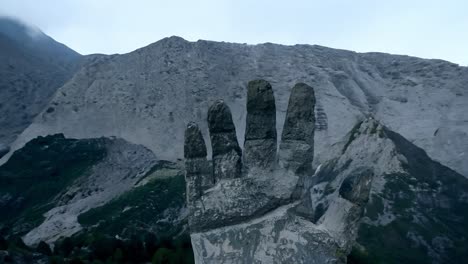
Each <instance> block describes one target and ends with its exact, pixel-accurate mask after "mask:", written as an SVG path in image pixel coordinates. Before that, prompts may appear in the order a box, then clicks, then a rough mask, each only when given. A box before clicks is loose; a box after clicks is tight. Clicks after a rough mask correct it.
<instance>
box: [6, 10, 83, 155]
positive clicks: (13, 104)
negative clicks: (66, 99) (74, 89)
mask: <svg viewBox="0 0 468 264" xmlns="http://www.w3.org/2000/svg"><path fill="white" fill-rule="evenodd" d="M80 58H81V55H80V54H78V53H76V52H75V51H73V50H71V49H70V48H68V47H66V46H65V45H63V44H61V43H58V42H56V41H55V40H53V39H52V38H50V37H49V36H47V35H45V34H44V33H43V32H42V31H40V30H39V29H37V28H34V27H32V26H28V25H25V24H23V23H22V22H19V21H17V20H15V19H11V18H6V17H0V61H1V63H0V111H2V113H3V114H2V115H1V117H0V156H3V154H5V152H8V146H9V145H10V144H11V143H12V142H13V141H14V140H15V139H16V137H17V136H18V135H19V134H20V133H21V132H22V131H23V130H24V129H25V128H26V127H27V126H29V125H30V124H31V122H32V120H33V119H34V117H36V115H37V114H39V113H40V112H41V111H42V110H43V109H44V107H45V106H46V105H47V104H48V103H49V101H50V99H51V98H52V96H53V95H54V93H55V91H56V90H57V89H58V88H59V87H60V86H62V85H63V84H64V83H65V82H66V81H67V80H68V79H70V78H71V76H72V75H73V74H74V72H75V71H76V70H77V68H78V62H79V60H80Z"/></svg>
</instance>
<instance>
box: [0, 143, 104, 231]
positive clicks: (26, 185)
mask: <svg viewBox="0 0 468 264" xmlns="http://www.w3.org/2000/svg"><path fill="white" fill-rule="evenodd" d="M105 142H106V141H105V139H89V140H77V139H66V138H65V137H64V136H63V135H62V134H57V135H52V136H46V137H38V138H36V139H33V140H32V141H30V142H28V143H27V144H26V145H25V146H24V147H23V148H22V149H20V150H18V151H16V152H15V153H14V154H13V156H12V157H11V158H10V159H9V160H8V162H7V163H5V164H4V165H3V166H1V167H0V195H1V196H3V198H4V202H3V203H2V204H1V205H0V210H1V211H2V214H0V223H2V224H3V225H12V224H13V223H21V225H23V226H26V227H28V228H32V227H34V226H36V225H38V224H39V223H41V222H42V220H43V217H42V214H43V213H44V212H46V211H47V210H49V209H50V208H52V207H53V206H54V204H53V201H52V199H53V198H54V197H55V196H56V195H57V194H59V193H60V192H61V191H63V190H64V189H65V188H66V187H67V186H68V185H69V184H70V183H71V182H73V181H74V180H75V179H76V178H78V177H81V176H83V175H86V173H87V171H88V170H89V168H90V167H91V166H92V165H94V164H95V163H97V162H98V161H99V160H101V159H102V158H104V157H105V155H106V148H105Z"/></svg>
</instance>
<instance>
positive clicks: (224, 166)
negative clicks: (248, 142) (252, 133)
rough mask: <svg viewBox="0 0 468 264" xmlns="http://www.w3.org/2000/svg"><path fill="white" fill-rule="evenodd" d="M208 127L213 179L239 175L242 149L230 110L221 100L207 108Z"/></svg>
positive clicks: (230, 177)
mask: <svg viewBox="0 0 468 264" xmlns="http://www.w3.org/2000/svg"><path fill="white" fill-rule="evenodd" d="M208 128H209V131H210V139H211V148H212V151H213V172H214V175H213V176H214V179H215V181H218V180H220V179H233V178H237V177H240V176H241V167H242V164H241V159H242V151H241V149H240V147H239V143H238V142H237V136H236V128H235V127H234V123H233V122H232V115H231V110H230V109H229V107H228V106H227V105H226V104H225V103H224V102H223V101H222V100H218V101H216V102H215V103H214V104H213V105H212V106H211V107H210V108H209V109H208Z"/></svg>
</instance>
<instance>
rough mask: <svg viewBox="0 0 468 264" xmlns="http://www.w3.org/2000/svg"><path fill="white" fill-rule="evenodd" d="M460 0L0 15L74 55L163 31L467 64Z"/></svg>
mask: <svg viewBox="0 0 468 264" xmlns="http://www.w3.org/2000/svg"><path fill="white" fill-rule="evenodd" d="M465 10H468V2H466V1H463V0H459V1H456V0H446V1H443V2H441V1H431V0H424V1H423V0H420V1H419V0H418V1H416V0H415V1H403V0H394V1H373V0H354V1H347V0H330V1H318V0H289V1H273V0H269V1H266V0H257V1H250V0H236V1H234V0H230V1H227V0H224V1H223V0H217V1H215V0H199V1H189V0H186V1H182V0H172V1H156V0H134V1H124V0H113V1H111V0H99V1H95V0H80V1H76V0H41V1H36V0H2V5H1V6H0V14H1V13H3V14H7V15H12V16H15V17H19V18H20V19H22V20H25V21H26V22H28V23H31V24H33V25H36V26H38V27H39V28H41V29H42V30H43V31H44V32H45V33H46V34H48V35H50V36H52V37H53V38H55V39H57V40H58V41H60V42H63V43H65V44H66V45H68V46H70V47H71V48H73V49H75V50H77V51H78V52H80V53H82V54H89V53H107V54H110V53H126V52H130V51H132V50H134V49H137V48H140V47H142V46H145V45H148V44H150V43H152V42H155V41H157V40H159V39H162V38H164V37H167V36H172V35H178V36H181V37H183V38H185V39H188V40H192V41H196V40H198V39H208V40H216V41H229V42H240V43H250V44H256V43H264V42H274V43H281V44H296V43H301V44H319V45H323V46H329V47H333V48H340V49H349V50H355V51H359V52H369V51H381V52H389V53H395V54H407V55H412V56H418V57H424V58H440V59H445V60H449V61H453V62H456V63H459V64H462V65H468V49H466V48H465V47H468V34H465V31H466V29H467V28H468V16H466V15H465V14H464V11H465Z"/></svg>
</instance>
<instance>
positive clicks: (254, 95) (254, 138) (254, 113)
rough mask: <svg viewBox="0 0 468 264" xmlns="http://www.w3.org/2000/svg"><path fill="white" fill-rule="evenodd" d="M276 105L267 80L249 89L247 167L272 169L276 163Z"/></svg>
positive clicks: (246, 131) (246, 140)
mask: <svg viewBox="0 0 468 264" xmlns="http://www.w3.org/2000/svg"><path fill="white" fill-rule="evenodd" d="M276 141H277V140H276V104H275V97H274V95H273V89H272V87H271V85H270V83H268V82H267V81H265V80H255V81H250V82H249V84H248V86H247V117H246V128H245V141H244V166H245V167H246V168H247V169H248V168H250V167H258V168H272V166H273V164H274V162H275V161H276Z"/></svg>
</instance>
